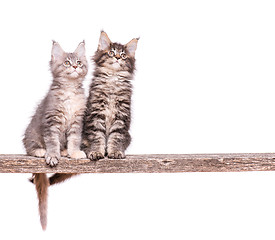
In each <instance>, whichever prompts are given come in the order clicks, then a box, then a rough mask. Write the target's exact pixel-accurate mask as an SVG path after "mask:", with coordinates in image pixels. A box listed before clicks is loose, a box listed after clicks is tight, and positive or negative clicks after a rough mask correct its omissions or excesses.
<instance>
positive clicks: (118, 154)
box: [108, 151, 125, 159]
mask: <svg viewBox="0 0 275 240" xmlns="http://www.w3.org/2000/svg"><path fill="white" fill-rule="evenodd" d="M108 158H113V159H122V158H125V154H124V152H121V151H114V152H110V153H108Z"/></svg>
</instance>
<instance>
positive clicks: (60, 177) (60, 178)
mask: <svg viewBox="0 0 275 240" xmlns="http://www.w3.org/2000/svg"><path fill="white" fill-rule="evenodd" d="M75 175H77V173H55V174H54V175H52V176H51V177H50V178H49V183H50V185H54V184H56V183H61V182H64V181H65V180H67V179H69V178H71V177H72V176H75Z"/></svg>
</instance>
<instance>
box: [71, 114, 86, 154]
mask: <svg viewBox="0 0 275 240" xmlns="http://www.w3.org/2000/svg"><path fill="white" fill-rule="evenodd" d="M83 112H84V110H83V111H80V112H79V114H77V115H76V117H75V121H74V122H73V123H72V125H71V127H70V130H69V132H68V137H67V150H68V155H69V157H71V158H75V159H80V158H86V154H85V152H83V151H81V150H80V145H81V141H82V138H81V132H82V119H83Z"/></svg>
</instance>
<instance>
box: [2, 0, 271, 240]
mask: <svg viewBox="0 0 275 240" xmlns="http://www.w3.org/2000/svg"><path fill="white" fill-rule="evenodd" d="M274 12H275V3H274V1H266V0H258V1H253V0H247V1H246V0H230V1H219V0H216V1H214V0H209V1H203V0H192V1H191V0H190V1H173V0H171V1H119V0H117V1H97V2H93V1H91V0H90V1H81V0H78V1H70V0H67V1H57V0H55V1H50V0H48V1H30V0H24V1H19V0H17V1H12V0H11V1H5V2H4V1H2V2H1V6H0V24H1V29H0V31H1V37H0V53H1V55H0V66H1V74H0V76H1V88H0V104H1V108H0V109H1V119H0V133H1V138H0V153H18V154H19V153H24V148H23V146H22V143H21V139H22V135H23V133H24V130H25V128H26V126H27V124H28V122H29V120H30V117H31V115H32V114H33V113H34V110H35V107H36V105H37V103H39V101H40V100H41V99H42V98H43V97H44V95H45V94H46V92H47V91H48V87H49V85H50V82H51V74H50V72H49V66H48V62H49V60H50V51H51V45H52V42H51V40H53V39H54V40H56V41H58V42H59V43H60V44H61V46H62V47H63V49H64V50H66V51H70V52H72V51H74V49H75V48H76V47H77V45H78V43H79V42H80V41H82V40H83V39H85V40H86V50H87V56H89V57H90V56H92V55H93V53H94V51H95V50H96V48H97V44H98V39H99V34H100V30H101V29H104V30H105V31H106V32H107V33H108V35H109V37H110V39H111V40H112V41H117V42H121V43H127V42H128V41H130V40H131V39H132V38H134V37H140V41H139V43H138V48H137V52H136V59H137V72H136V77H135V80H134V96H133V109H132V110H133V111H132V112H133V119H132V127H131V134H132V137H133V141H132V144H131V146H130V147H129V149H128V151H127V153H128V154H142V153H225V152H228V153H229V152H274V149H275V139H274V136H275V124H274V123H275V113H274V105H275V94H274V80H275V72H274V66H275V33H274V24H275V14H274ZM90 69H91V71H90V73H89V75H88V77H87V80H86V82H85V86H86V87H88V85H89V82H90V79H91V72H92V64H91V66H90ZM29 176H30V174H0V182H1V187H0V188H1V197H0V238H1V239H19V238H20V239H58V238H59V239H60V238H61V239H97V240H98V239H99V240H101V239H104V240H105V239H119V240H124V239H127V240H128V239H134V240H135V239H188V240H189V239H211V240H213V239H274V238H275V233H274V221H275V205H274V201H275V194H274V189H275V186H274V185H275V173H273V172H249V173H181V174H86V175H81V176H78V177H75V178H74V179H71V180H69V181H68V182H67V183H64V184H60V185H58V186H55V187H52V188H51V189H50V192H49V212H48V229H47V231H46V232H43V231H42V230H41V227H40V222H39V217H38V210H37V199H36V193H35V190H34V187H33V186H32V185H31V184H30V183H29V182H28V181H27V178H28V177H29Z"/></svg>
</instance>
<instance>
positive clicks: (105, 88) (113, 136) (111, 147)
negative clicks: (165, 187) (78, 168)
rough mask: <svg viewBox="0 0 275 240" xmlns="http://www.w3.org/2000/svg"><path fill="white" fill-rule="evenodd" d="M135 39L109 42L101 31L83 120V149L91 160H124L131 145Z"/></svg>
mask: <svg viewBox="0 0 275 240" xmlns="http://www.w3.org/2000/svg"><path fill="white" fill-rule="evenodd" d="M137 41H138V39H133V40H131V41H130V42H129V43H127V44H126V45H121V44H119V43H112V42H111V41H110V40H109V38H108V36H107V34H106V33H105V32H103V31H102V32H101V36H100V40H99V45H98V49H97V51H96V53H95V55H94V57H93V61H94V63H95V71H94V76H93V79H92V83H91V85H90V90H89V97H88V100H87V109H86V113H85V117H84V129H83V146H84V149H85V152H86V154H87V156H88V157H89V158H90V159H91V160H97V159H100V158H104V156H108V157H109V158H124V157H125V150H126V148H127V147H128V146H129V144H130V142H131V136H130V134H129V128H130V122H131V96H132V79H133V75H134V70H135V50H136V46H137Z"/></svg>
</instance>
